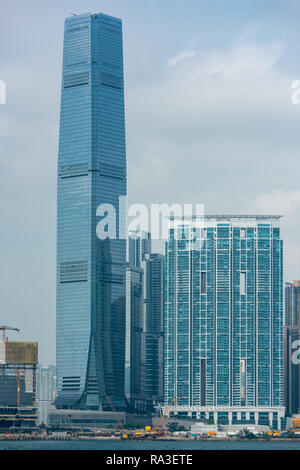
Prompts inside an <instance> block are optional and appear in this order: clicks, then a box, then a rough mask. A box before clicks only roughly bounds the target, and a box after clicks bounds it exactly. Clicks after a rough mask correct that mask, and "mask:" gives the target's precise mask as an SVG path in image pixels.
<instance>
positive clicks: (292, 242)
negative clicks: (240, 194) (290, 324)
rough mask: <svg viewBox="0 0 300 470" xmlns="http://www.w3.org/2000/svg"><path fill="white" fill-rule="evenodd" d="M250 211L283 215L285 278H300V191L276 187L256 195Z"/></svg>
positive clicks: (282, 233) (289, 279)
mask: <svg viewBox="0 0 300 470" xmlns="http://www.w3.org/2000/svg"><path fill="white" fill-rule="evenodd" d="M250 211H251V212H252V213H253V212H257V213H259V214H277V215H283V218H282V219H281V223H280V225H281V236H282V239H283V252H284V258H283V259H284V272H285V273H286V276H285V280H288V281H293V280H294V279H300V243H299V220H300V191H298V190H292V191H284V190H281V189H275V190H273V191H271V192H269V193H267V192H262V193H259V194H257V195H256V196H255V198H254V200H253V202H252V203H251V204H250Z"/></svg>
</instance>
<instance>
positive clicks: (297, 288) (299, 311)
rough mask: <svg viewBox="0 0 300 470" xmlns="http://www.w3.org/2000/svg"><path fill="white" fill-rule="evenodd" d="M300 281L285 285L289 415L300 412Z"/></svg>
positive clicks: (286, 393) (285, 357)
mask: <svg viewBox="0 0 300 470" xmlns="http://www.w3.org/2000/svg"><path fill="white" fill-rule="evenodd" d="M299 343H300V281H294V282H293V283H290V282H287V283H286V285H285V327H284V400H285V407H286V413H287V415H288V416H291V415H292V414H295V413H299V412H300V367H299V363H298V361H299V359H300V357H299V356H300V355H299V354H298V356H297V350H299Z"/></svg>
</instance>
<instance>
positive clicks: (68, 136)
mask: <svg viewBox="0 0 300 470" xmlns="http://www.w3.org/2000/svg"><path fill="white" fill-rule="evenodd" d="M61 93H62V95H61V116H60V139H59V157H58V190H57V191H58V194H57V199H58V203H57V324H56V331H57V340H56V344H57V387H58V395H57V397H56V401H55V404H56V406H57V407H61V408H63V407H66V408H68V407H73V408H83V409H84V408H87V409H101V406H102V401H103V396H104V394H105V393H107V394H108V395H109V396H110V398H111V400H112V401H113V400H115V403H117V402H118V401H119V402H120V403H121V402H122V400H123V397H124V360H125V263H126V240H125V239H119V238H118V236H119V225H118V226H117V232H116V239H110V238H106V239H104V240H100V239H99V238H98V237H97V235H96V226H97V223H98V222H99V217H98V216H97V215H96V211H97V207H98V206H99V205H101V204H111V205H113V206H114V207H115V210H116V216H117V219H120V221H121V225H122V223H124V220H125V212H123V211H122V210H121V209H120V207H119V196H125V195H126V151H125V113H124V83H123V48H122V22H121V20H119V19H117V18H113V17H111V16H108V15H104V14H84V15H78V16H72V17H70V18H66V21H65V32H64V50H63V72H62V92H61ZM102 215H104V214H102Z"/></svg>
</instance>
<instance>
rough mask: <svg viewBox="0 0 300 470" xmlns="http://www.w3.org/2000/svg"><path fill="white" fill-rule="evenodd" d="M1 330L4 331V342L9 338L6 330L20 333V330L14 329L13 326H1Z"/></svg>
mask: <svg viewBox="0 0 300 470" xmlns="http://www.w3.org/2000/svg"><path fill="white" fill-rule="evenodd" d="M0 330H2V339H3V341H7V337H6V334H5V331H6V330H12V331H18V332H19V331H20V330H19V328H14V327H12V326H4V325H1V326H0Z"/></svg>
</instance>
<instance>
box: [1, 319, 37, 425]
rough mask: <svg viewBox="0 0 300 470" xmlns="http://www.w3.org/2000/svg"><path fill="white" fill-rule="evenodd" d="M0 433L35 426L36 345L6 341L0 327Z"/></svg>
mask: <svg viewBox="0 0 300 470" xmlns="http://www.w3.org/2000/svg"><path fill="white" fill-rule="evenodd" d="M0 330H1V331H2V339H1V340H0V430H1V431H4V430H12V429H16V430H17V429H24V430H25V429H27V428H32V427H34V426H35V425H36V419H37V406H36V368H37V364H38V343H37V342H24V341H9V340H8V338H7V336H6V331H7V330H10V331H16V332H19V329H18V328H13V327H10V326H3V325H2V326H0Z"/></svg>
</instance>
